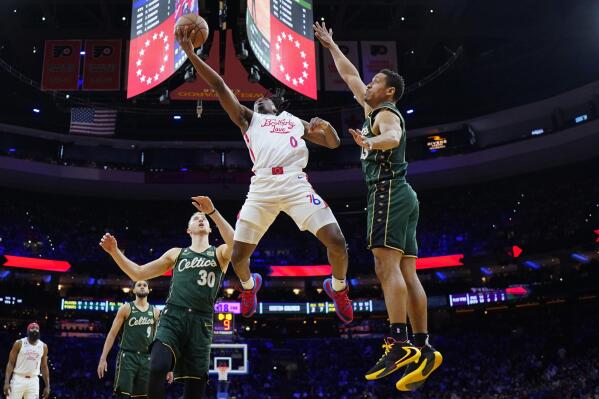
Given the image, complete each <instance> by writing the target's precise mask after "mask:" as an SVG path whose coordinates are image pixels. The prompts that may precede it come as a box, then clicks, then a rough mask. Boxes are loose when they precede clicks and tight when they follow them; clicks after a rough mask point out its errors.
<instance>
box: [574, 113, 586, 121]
mask: <svg viewBox="0 0 599 399" xmlns="http://www.w3.org/2000/svg"><path fill="white" fill-rule="evenodd" d="M588 119H589V116H588V115H587V114H583V115H578V116H577V117H576V118H574V122H576V123H582V122H584V121H586V120H588Z"/></svg>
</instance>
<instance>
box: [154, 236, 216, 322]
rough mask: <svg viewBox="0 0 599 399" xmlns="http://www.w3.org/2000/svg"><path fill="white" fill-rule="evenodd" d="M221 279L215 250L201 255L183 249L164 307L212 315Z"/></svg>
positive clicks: (211, 249)
mask: <svg viewBox="0 0 599 399" xmlns="http://www.w3.org/2000/svg"><path fill="white" fill-rule="evenodd" d="M222 278H223V271H222V269H221V267H220V265H219V263H218V259H217V257H216V248H215V247H214V246H210V247H208V248H207V249H206V250H205V251H204V252H201V253H200V252H194V251H192V250H191V248H184V249H182V250H181V253H180V254H179V257H178V258H177V262H176V263H175V266H174V268H173V277H172V279H171V286H170V289H169V294H168V298H167V300H166V303H167V304H172V305H176V306H182V307H185V308H191V309H193V310H195V311H197V312H201V313H213V312H214V301H215V300H216V295H217V294H218V290H219V289H220V285H221V281H222Z"/></svg>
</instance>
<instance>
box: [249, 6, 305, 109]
mask: <svg viewBox="0 0 599 399" xmlns="http://www.w3.org/2000/svg"><path fill="white" fill-rule="evenodd" d="M313 19H314V17H313V5H312V0H248V2H247V11H246V30H247V35H248V39H249V43H250V47H251V48H252V50H253V52H254V54H255V55H256V58H257V59H258V61H259V62H260V64H262V66H263V67H264V68H266V70H268V72H269V73H270V74H271V75H272V76H273V77H274V78H275V79H277V80H278V81H279V82H281V83H283V84H284V85H285V86H287V87H289V88H291V89H293V90H295V91H297V92H298V93H301V94H303V95H305V96H307V97H310V98H312V99H316V48H315V46H314V32H313V31H312V22H313Z"/></svg>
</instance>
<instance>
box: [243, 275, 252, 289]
mask: <svg viewBox="0 0 599 399" xmlns="http://www.w3.org/2000/svg"><path fill="white" fill-rule="evenodd" d="M240 281H241V280H240ZM254 285H255V283H254V276H250V279H249V280H248V281H241V286H242V287H243V289H244V290H251V289H253V288H254Z"/></svg>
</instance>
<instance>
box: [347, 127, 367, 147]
mask: <svg viewBox="0 0 599 399" xmlns="http://www.w3.org/2000/svg"><path fill="white" fill-rule="evenodd" d="M349 132H350V133H351V136H352V137H353V138H354V141H355V142H356V144H357V145H359V146H360V147H362V148H366V149H369V146H368V139H367V138H366V137H364V136H362V131H361V130H360V129H349Z"/></svg>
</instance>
